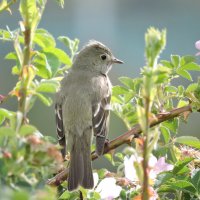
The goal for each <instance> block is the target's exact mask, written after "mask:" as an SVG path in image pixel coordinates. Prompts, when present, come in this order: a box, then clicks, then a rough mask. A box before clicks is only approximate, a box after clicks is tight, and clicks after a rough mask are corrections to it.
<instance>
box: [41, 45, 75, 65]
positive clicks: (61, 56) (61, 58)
mask: <svg viewBox="0 0 200 200" xmlns="http://www.w3.org/2000/svg"><path fill="white" fill-rule="evenodd" d="M44 53H45V54H47V53H50V54H53V55H55V56H56V57H57V58H58V59H59V61H60V62H61V63H63V64H66V65H69V66H71V65H72V61H71V59H70V57H69V56H68V55H67V54H66V53H65V52H64V51H63V50H61V49H58V48H48V49H44Z"/></svg>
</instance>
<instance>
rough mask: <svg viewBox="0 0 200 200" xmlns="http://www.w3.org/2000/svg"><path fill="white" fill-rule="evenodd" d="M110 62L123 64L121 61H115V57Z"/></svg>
mask: <svg viewBox="0 0 200 200" xmlns="http://www.w3.org/2000/svg"><path fill="white" fill-rule="evenodd" d="M112 62H113V63H118V64H123V63H124V62H123V61H121V60H119V59H117V58H115V57H114V58H113V59H112Z"/></svg>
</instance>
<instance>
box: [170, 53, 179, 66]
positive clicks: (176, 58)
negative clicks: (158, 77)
mask: <svg viewBox="0 0 200 200" xmlns="http://www.w3.org/2000/svg"><path fill="white" fill-rule="evenodd" d="M171 61H172V64H173V65H174V67H175V68H177V67H178V66H179V63H180V56H178V55H171Z"/></svg>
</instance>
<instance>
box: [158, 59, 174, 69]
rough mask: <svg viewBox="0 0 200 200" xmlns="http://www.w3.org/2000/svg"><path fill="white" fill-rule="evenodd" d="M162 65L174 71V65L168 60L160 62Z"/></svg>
mask: <svg viewBox="0 0 200 200" xmlns="http://www.w3.org/2000/svg"><path fill="white" fill-rule="evenodd" d="M160 62H161V64H162V65H164V66H165V67H167V68H169V69H173V68H174V66H173V65H172V63H171V62H169V61H167V60H161V61H160Z"/></svg>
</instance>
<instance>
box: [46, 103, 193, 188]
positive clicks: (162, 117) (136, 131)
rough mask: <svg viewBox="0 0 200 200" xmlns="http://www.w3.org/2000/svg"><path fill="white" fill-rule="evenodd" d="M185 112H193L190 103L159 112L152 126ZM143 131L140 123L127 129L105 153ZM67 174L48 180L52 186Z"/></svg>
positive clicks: (93, 158) (151, 121) (93, 157)
mask: <svg viewBox="0 0 200 200" xmlns="http://www.w3.org/2000/svg"><path fill="white" fill-rule="evenodd" d="M184 112H192V106H191V105H188V106H184V107H181V108H176V109H174V110H171V111H170V112H166V113H160V114H157V115H156V116H155V117H154V118H151V119H149V124H150V127H153V126H156V125H157V124H160V123H162V122H164V121H167V120H169V119H173V118H175V117H178V116H180V115H181V114H183V113H184ZM141 132H142V130H141V128H140V125H139V124H137V125H135V126H134V127H133V128H132V129H131V130H130V131H127V132H126V133H124V134H122V135H120V136H119V137H117V138H115V139H114V140H112V141H110V142H109V143H108V144H107V145H106V146H105V148H104V154H106V153H108V152H109V151H111V150H113V149H116V148H117V147H119V146H121V145H122V144H127V143H130V142H131V141H132V140H133V139H134V138H137V137H138V136H139V135H140V133H141ZM97 158H98V155H97V154H96V153H95V152H93V153H92V160H95V159H97ZM67 174H68V170H67V169H65V170H63V171H61V172H60V173H59V174H57V175H56V176H55V177H53V178H51V179H49V180H48V181H47V184H48V185H52V186H58V185H60V184H61V183H62V182H63V181H65V180H66V179H67Z"/></svg>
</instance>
